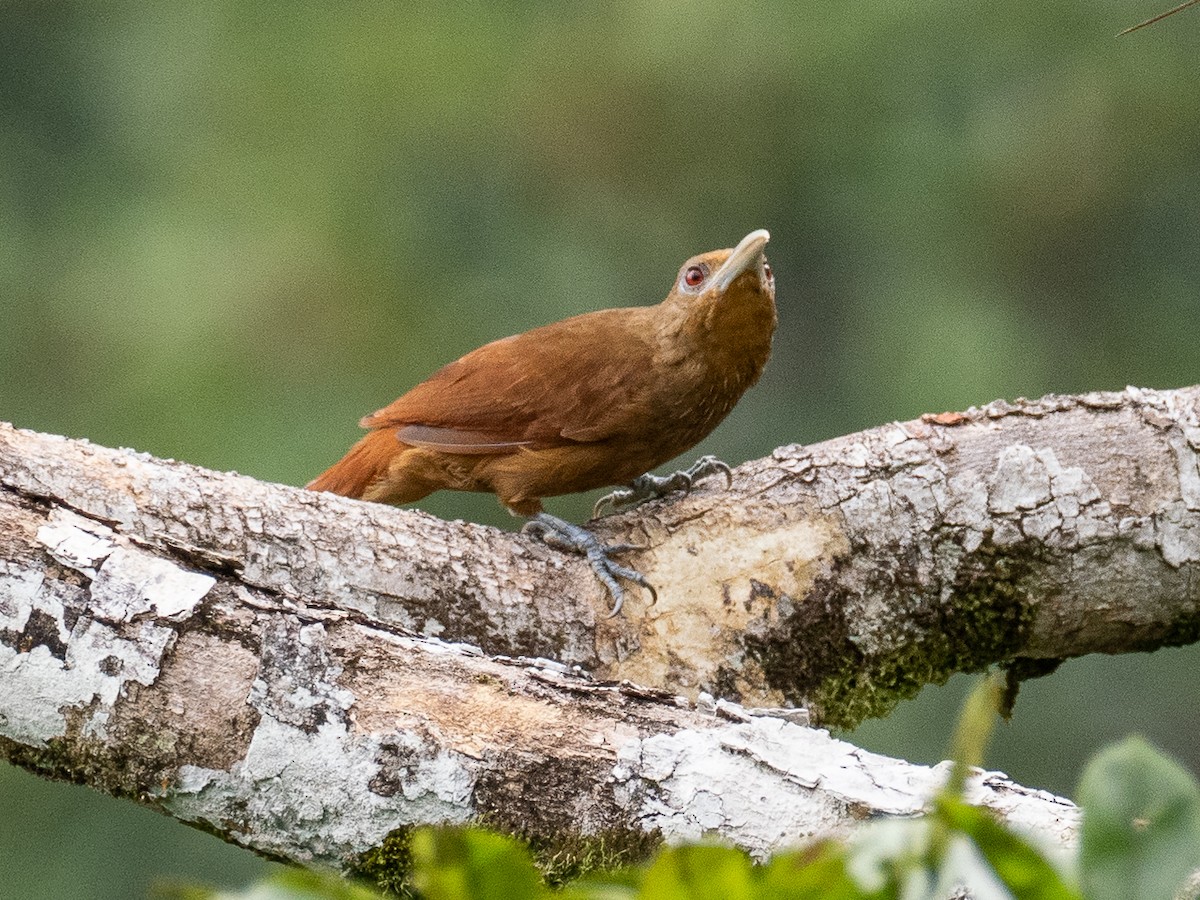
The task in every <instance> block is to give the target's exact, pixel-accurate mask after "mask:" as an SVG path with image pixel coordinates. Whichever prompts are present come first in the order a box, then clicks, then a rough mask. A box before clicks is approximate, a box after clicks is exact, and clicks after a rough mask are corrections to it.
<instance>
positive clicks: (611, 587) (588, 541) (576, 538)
mask: <svg viewBox="0 0 1200 900" xmlns="http://www.w3.org/2000/svg"><path fill="white" fill-rule="evenodd" d="M521 532H522V533H523V534H530V535H533V536H534V537H536V538H538V539H539V540H541V541H542V543H544V544H546V545H547V546H550V547H553V548H554V549H555V550H564V551H566V552H568V553H578V554H579V555H580V556H585V557H587V561H588V563H590V564H591V567H592V571H593V572H595V573H596V577H597V578H599V579H600V581H601V582H603V584H604V586H605V587H606V588H607V589H608V595H609V596H610V597H612V601H613V607H612V611H611V612H610V613H609V614H608V617H609V618H610V619H611V618H612V617H613V616H615V615H616V614H617V613H619V612H620V611H621V605H622V604H623V603H624V602H625V591H624V590H623V589H622V587H621V585H620V584H618V583H617V579H618V578H624V579H625V580H626V581H632V582H633V583H634V584H637V585H641V586H642V587H644V588H645V589H646V590H648V591H649V592H650V597H651V598H652V602H657V601H658V592H657V591H656V590H654V585H652V584H651V583H650V582H649V581H647V580H646V576H645V575H643V574H642V573H641V572H638V571H636V570H634V569H630V568H627V567H625V566H622V565H619V564H618V563H615V562H613V561H612V559H611V555H612V554H614V553H624V552H625V551H626V550H643V549H645V548H644V547H640V546H638V545H637V544H608V545H606V544H602V543H600V540H599V539H598V538H597V537H596V536H595V535H594V534H592V533H591V532H590V531H588V530H587V529H586V528H584V527H582V526H580V525H572V524H571V523H570V522H567V521H565V520H564V519H560V518H558V516H552V515H550V514H549V513H544V512H543V513H538V514H537V515H536V516H534V517H533V518H531V519H530V520H529V521H528V522H526V523H525V526H524V527H523V528H522V529H521Z"/></svg>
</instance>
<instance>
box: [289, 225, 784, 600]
mask: <svg viewBox="0 0 1200 900" xmlns="http://www.w3.org/2000/svg"><path fill="white" fill-rule="evenodd" d="M769 240H770V235H769V233H768V232H767V231H766V230H765V229H759V230H756V231H752V232H750V233H749V234H748V235H746V236H745V237H744V238H743V239H742V240H741V241H740V242H739V243H738V244H737V246H736V247H734V248H732V249H726V250H713V251H710V252H707V253H701V254H699V255H697V256H693V257H692V258H690V259H688V260H687V261H686V262H685V263H684V264H683V266H682V267H680V269H679V273H678V275H677V276H676V278H675V281H674V283H673V284H672V286H671V289H670V291H669V292H668V294H667V296H666V299H664V300H663V301H662V302H661V303H658V304H657V305H653V306H634V307H623V308H617V309H604V310H599V311H596V312H589V313H584V314H582V315H577V316H572V317H571V318H568V319H563V320H562V321H559V322H554V323H552V324H549V325H543V326H541V327H538V328H534V329H532V330H530V331H526V332H523V333H522V334H517V335H513V336H511V337H505V338H501V339H500V340H496V341H492V342H491V343H488V344H485V345H484V346H482V347H479V348H478V349H476V350H473V351H471V352H470V353H468V354H466V355H465V356H463V357H461V358H460V359H458V360H456V361H454V362H451V363H450V364H448V365H446V366H444V367H442V368H441V369H439V370H438V371H436V372H435V373H433V375H431V376H430V377H429V378H428V379H426V380H425V381H422V382H421V383H419V384H417V385H416V386H415V387H413V388H412V389H411V390H409V391H408V392H407V393H406V394H404V395H403V396H401V397H400V398H399V399H397V400H396V401H394V402H393V403H392V404H390V405H389V406H386V407H384V408H383V409H380V410H379V411H377V412H374V413H372V414H371V415H369V416H366V417H364V418H363V419H362V420H361V421H360V423H359V424H360V425H361V426H362V427H363V428H366V429H368V433H367V434H366V435H365V436H364V437H363V438H362V439H361V440H359V441H358V442H357V443H356V444H355V445H354V446H353V447H351V448H350V450H349V451H348V452H347V453H346V455H345V456H344V457H343V458H342V459H341V460H340V461H338V462H337V463H335V464H334V465H333V466H331V467H330V468H329V469H327V470H326V471H325V472H323V473H322V474H321V475H318V476H317V477H316V478H315V479H313V480H312V481H311V482H309V484H308V485H307V486H306V487H307V488H308V489H309V490H313V491H328V492H331V493H334V494H340V495H342V496H346V497H352V498H357V499H360V500H367V501H374V502H380V503H390V504H404V503H412V502H415V501H417V500H420V499H422V498H423V497H426V496H428V495H429V494H431V493H433V492H434V491H438V490H457V491H477V492H485V493H493V494H495V495H496V496H497V497H498V498H499V500H500V502H501V503H502V504H503V505H504V506H505V507H506V508H507V509H508V510H509V511H510V512H512V513H513V514H515V515H518V516H523V517H529V521H528V522H527V523H526V525H525V527H524V529H523V530H524V531H526V532H527V533H529V534H531V535H533V536H534V537H537V538H540V539H541V540H543V541H544V542H545V543H546V544H548V545H550V546H552V547H555V548H558V549H562V550H566V551H570V552H574V553H578V554H581V555H583V556H585V557H586V558H587V559H588V561H589V563H590V564H591V566H592V569H593V570H594V571H595V573H596V575H597V577H598V578H599V579H600V580H601V581H602V582H603V583H604V585H605V586H606V588H607V589H608V593H609V595H610V597H611V599H612V603H613V606H612V609H611V611H610V613H609V615H610V616H615V615H617V614H618V613H619V612H620V610H621V607H622V603H623V600H624V592H623V590H622V588H621V587H620V584H619V583H618V582H617V580H616V579H617V578H622V579H625V580H628V581H632V582H634V583H636V584H639V585H641V586H642V587H644V588H646V589H648V590H649V592H650V593H651V595H652V597H654V598H655V599H656V598H657V593H656V592H655V590H654V588H653V586H652V585H650V584H649V582H648V581H647V580H646V579H645V577H644V576H642V575H641V573H639V572H637V571H636V570H634V569H631V568H627V567H625V566H622V565H620V564H618V563H617V562H616V561H615V560H614V559H613V558H612V557H613V556H614V555H617V554H618V553H620V552H623V551H627V550H629V549H635V548H634V547H632V546H631V545H612V546H606V545H604V544H602V543H601V542H600V541H599V540H598V539H597V538H596V537H595V536H594V535H593V534H592V533H591V532H590V531H588V530H587V529H586V528H584V527H583V526H579V525H574V524H572V523H570V522H567V521H565V520H563V519H561V518H559V517H557V516H552V515H550V514H549V513H546V512H545V511H544V510H543V508H542V500H543V498H546V497H555V496H559V495H562V494H573V493H579V492H582V491H589V490H593V489H595V488H600V487H608V486H618V485H624V486H625V487H622V488H619V489H618V490H616V491H614V492H612V493H611V494H608V495H606V496H604V497H602V498H601V499H600V500H599V501H598V502H597V504H596V507H595V514H596V515H599V513H600V511H601V510H603V509H605V508H607V507H611V508H612V509H613V510H619V509H625V508H629V507H631V506H634V505H637V504H638V503H641V502H644V501H645V500H648V499H652V498H656V497H661V496H666V495H667V494H668V493H670V492H671V491H675V490H682V491H684V492H687V491H690V490H691V487H692V484H693V483H694V482H695V481H697V480H699V479H701V478H706V477H709V476H711V475H714V474H718V473H720V474H723V475H725V477H726V479H727V480H728V479H731V478H732V475H731V470H730V468H729V466H727V465H726V464H725V463H723V462H721V461H720V460H717V459H716V458H715V457H704V458H702V459H700V460H699V461H698V462H697V463H696V464H695V465H693V466H691V467H689V468H688V469H684V470H680V471H678V472H674V473H672V474H671V475H667V476H656V475H652V474H649V473H650V471H651V470H652V469H654V468H656V467H658V466H661V465H663V464H664V463H666V462H668V461H669V460H671V459H674V458H675V457H677V456H679V455H681V454H683V453H685V452H686V451H688V450H690V449H691V448H692V447H694V446H695V445H696V444H698V443H699V442H700V441H701V440H702V439H703V438H704V437H706V436H707V435H708V434H709V433H710V432H711V431H712V430H713V429H714V428H716V426H717V425H718V423H720V422H721V420H722V419H724V418H725V417H726V416H727V415H728V414H729V412H730V411H731V410H732V409H733V407H734V405H735V404H736V403H737V402H738V400H739V399H740V398H741V396H742V394H743V393H745V391H746V390H747V389H748V388H750V387H751V386H752V385H753V384H755V382H757V381H758V379H759V376H760V375H761V374H762V371H763V368H764V367H765V366H766V363H767V359H768V358H769V356H770V353H771V341H772V337H773V335H774V332H775V326H776V322H777V314H776V308H775V277H774V274H773V272H772V270H771V267H770V265H769V263H768V262H767V260H766V255H765V253H764V249H765V247H766V245H767V242H768V241H769Z"/></svg>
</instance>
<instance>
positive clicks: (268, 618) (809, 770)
mask: <svg viewBox="0 0 1200 900" xmlns="http://www.w3.org/2000/svg"><path fill="white" fill-rule="evenodd" d="M1198 449H1200V388H1188V389H1183V390H1178V391H1162V392H1152V391H1141V390H1136V389H1129V390H1126V391H1124V392H1121V393H1113V394H1090V395H1084V396H1080V397H1048V398H1043V399H1042V400H1039V401H1018V402H1016V403H1013V404H1008V403H1003V402H998V403H994V404H991V405H989V406H988V407H984V408H983V409H972V410H969V411H967V412H965V413H945V414H941V415H938V416H930V417H926V418H925V419H923V420H921V421H916V422H909V423H903V424H893V425H888V426H884V427H882V428H878V429H873V430H871V431H868V432H864V433H861V434H858V435H852V436H849V437H846V438H841V439H838V440H835V441H830V442H827V443H825V444H821V445H817V446H814V447H807V448H805V447H799V446H790V447H783V448H780V449H779V450H777V451H776V452H775V453H774V454H773V455H772V457H770V458H768V459H763V460H758V461H755V462H753V463H748V464H746V465H744V466H742V467H740V468H739V469H737V470H736V472H735V479H734V486H733V488H732V490H730V491H723V490H717V489H715V488H710V487H702V488H700V489H699V490H698V491H697V492H696V493H695V494H694V495H693V496H691V497H688V498H682V499H678V498H677V499H673V500H669V501H665V502H661V503H655V504H651V505H648V506H646V507H642V508H640V509H639V510H637V511H635V512H633V513H630V514H626V515H624V516H620V517H612V518H610V519H606V520H604V521H603V522H602V523H600V525H599V526H598V530H599V531H600V532H601V534H602V536H604V537H606V538H608V539H611V540H613V541H628V542H631V543H639V544H643V545H645V546H646V547H647V549H646V550H644V551H641V552H639V553H636V554H633V555H632V556H631V559H630V561H631V562H632V563H633V564H634V565H636V566H637V567H638V568H639V569H641V570H642V571H643V572H645V573H646V575H647V576H648V577H649V578H650V579H651V580H652V581H653V582H654V583H655V584H656V586H657V587H658V591H659V601H658V603H657V604H655V605H653V606H648V605H646V602H645V600H646V598H644V597H639V596H637V595H636V594H635V595H632V596H631V597H630V598H629V602H628V603H627V605H626V610H627V612H626V614H625V615H624V616H623V617H620V618H618V619H613V620H607V619H605V618H604V615H605V612H606V609H607V602H606V597H604V595H603V593H602V590H601V589H600V588H599V587H598V585H597V584H596V583H595V582H594V580H593V578H592V576H591V573H590V570H589V569H588V568H587V567H586V564H584V563H582V562H581V561H576V560H573V559H566V558H563V557H561V556H559V555H558V554H556V553H555V552H554V551H551V550H549V549H547V548H544V547H542V546H540V545H538V544H535V543H532V542H530V541H529V540H527V539H525V538H522V537H521V536H519V535H514V534H509V533H505V532H500V531H497V530H495V529H490V528H484V527H478V526H472V525H467V524H463V523H450V522H443V521H441V520H438V519H435V518H432V517H430V516H426V515H423V514H421V513H419V512H414V511H407V510H395V509H390V508H386V507H381V506H376V505H373V504H367V503H359V502H355V501H349V500H345V499H342V498H338V497H333V496H328V495H316V494H312V493H308V492H304V491H300V490H297V489H294V488H288V487H281V486H276V485H267V484H264V483H261V482H258V481H254V480H252V479H249V478H245V477H242V476H238V475H236V474H221V473H215V472H209V471H206V470H202V469H199V468H196V467H193V466H189V465H186V464H182V463H176V462H171V461H161V460H155V459H152V458H150V457H148V456H145V455H144V454H137V453H133V452H131V451H124V450H109V449H105V448H100V447H95V446H92V445H90V444H88V443H87V442H84V441H71V440H68V439H65V438H59V437H52V436H47V435H39V434H35V433H32V432H26V431H20V430H17V429H13V428H12V427H11V426H6V425H0V674H2V679H3V684H4V688H5V690H4V692H3V695H2V696H0V751H3V752H4V754H5V755H6V756H7V757H8V758H10V759H12V760H14V761H17V762H19V763H21V764H23V765H26V766H28V767H30V768H33V769H35V770H37V771H41V772H43V773H47V774H52V775H57V776H60V777H67V778H71V779H74V780H80V781H86V782H88V783H91V784H94V785H95V786H97V787H100V788H102V789H105V790H108V791H110V792H113V793H117V794H122V795H127V796H131V797H134V798H136V799H139V800H141V801H142V802H147V803H151V804H154V805H156V806H159V807H160V808H162V809H164V810H166V811H168V812H170V813H172V814H173V815H176V816H178V817H180V818H182V819H184V820H187V821H191V822H196V823H200V824H203V825H204V826H205V827H209V828H211V829H213V830H215V831H217V832H218V833H221V834H223V835H225V836H227V837H229V838H231V839H233V840H237V841H239V842H241V843H244V844H246V845H248V846H252V847H255V848H258V849H260V850H263V851H266V852H270V853H274V854H277V855H280V856H285V857H288V858H292V859H299V860H317V861H323V862H330V863H336V864H345V863H346V862H347V861H348V860H349V859H350V858H351V857H352V856H353V855H354V854H356V853H359V852H362V851H364V850H367V849H369V848H370V847H373V846H375V845H377V844H378V842H379V841H380V840H381V839H382V837H383V836H384V835H386V834H388V833H389V832H391V831H393V830H394V829H396V828H402V827H404V826H406V825H409V824H414V823H423V822H432V821H465V820H469V819H474V818H477V817H480V816H483V817H485V818H486V819H487V820H488V821H490V822H492V823H493V824H499V825H501V826H504V827H508V828H510V829H511V830H513V831H517V832H519V833H523V834H526V835H528V836H532V837H535V838H537V837H544V838H547V839H552V838H555V837H556V836H557V837H558V838H560V839H561V838H563V837H565V836H595V835H601V834H603V835H608V836H609V837H608V838H607V839H608V840H610V841H611V840H614V838H613V836H614V835H618V836H624V837H625V838H628V839H629V840H630V841H634V840H637V839H641V837H642V836H644V835H645V834H646V833H658V834H661V835H662V836H663V837H666V838H669V839H673V838H683V837H697V836H700V835H701V834H705V833H717V834H721V835H723V836H725V837H727V838H729V839H730V840H732V841H734V842H735V843H738V844H739V845H741V846H744V847H746V848H748V849H750V850H752V851H754V852H756V853H760V854H761V853H766V852H769V851H770V850H773V849H777V848H779V847H781V846H785V845H788V844H792V843H795V842H796V841H798V840H800V839H802V838H804V837H806V836H810V835H814V834H825V833H829V832H837V831H839V830H844V829H846V828H848V827H850V826H851V825H852V824H853V823H854V822H856V821H858V820H860V819H862V818H864V817H869V816H871V815H875V814H885V813H886V814H899V815H911V814H915V813H917V812H919V811H920V809H921V808H922V805H923V803H924V802H925V801H926V800H927V799H928V796H929V793H930V791H931V790H932V785H933V784H934V783H935V782H936V781H937V779H938V778H939V773H938V772H937V771H936V770H930V769H927V768H923V767H919V766H911V765H908V764H906V763H901V762H898V761H895V760H888V759H885V758H883V757H878V756H875V755H873V754H868V753H865V752H863V751H859V750H857V749H856V748H854V747H852V746H851V745H848V744H845V743H843V742H839V741H834V740H832V739H831V738H830V737H829V736H828V735H827V734H825V733H824V732H820V731H816V730H813V729H810V728H806V727H803V726H801V725H798V724H794V723H793V722H789V721H786V720H785V719H784V718H779V717H763V716H751V715H749V714H748V713H747V712H746V711H745V709H744V708H743V707H741V706H738V705H735V704H732V703H727V702H725V703H713V702H711V700H706V699H705V698H704V695H703V693H702V692H708V693H711V694H716V695H718V696H723V697H726V698H733V699H737V700H741V701H742V702H743V703H746V704H753V705H757V706H776V705H783V704H785V703H799V702H803V701H805V700H808V701H815V703H816V704H817V709H818V710H819V711H820V712H822V713H823V714H824V716H825V717H826V719H827V720H831V721H837V722H852V721H856V720H857V719H858V718H860V717H861V716H863V715H867V714H873V713H878V712H880V711H883V710H885V709H886V708H887V707H888V706H890V704H892V703H894V702H895V701H896V700H897V699H898V698H899V697H900V696H902V695H904V694H906V693H910V692H913V691H915V690H916V689H917V688H919V687H920V686H921V685H922V684H924V683H927V682H929V681H937V680H942V679H944V678H945V677H947V676H948V675H949V674H951V673H952V672H954V671H961V670H970V669H979V668H983V667H985V666H987V665H988V664H991V663H997V662H1002V663H1003V662H1008V663H1014V664H1015V665H1017V667H1018V668H1021V667H1022V666H1025V667H1028V668H1032V669H1036V668H1037V667H1038V666H1039V665H1041V664H1043V663H1047V662H1048V663H1052V662H1053V661H1054V660H1057V659H1061V658H1064V657H1068V656H1073V655H1079V654H1083V653H1089V652H1096V651H1104V652H1121V651H1129V650H1138V649H1148V648H1151V647H1156V646H1161V645H1165V644H1178V643H1184V642H1187V641H1190V640H1194V639H1195V637H1196V627H1197V621H1198V619H1200V616H1198V614H1197V602H1198V600H1200V587H1198V584H1200V582H1198V581H1197V579H1196V577H1195V575H1196V572H1197V566H1198V565H1200V465H1198ZM539 658H543V659H542V661H540V662H539V661H537V660H538V659H539ZM544 658H551V659H554V660H556V662H554V663H551V662H546V661H545V659H544ZM581 670H586V671H587V672H588V673H590V676H589V675H585V674H584V673H583V671H581ZM593 678H595V679H601V680H592V679H593ZM629 682H636V683H638V684H644V685H652V686H653V687H654V688H656V689H657V690H652V691H648V690H644V689H639V688H634V687H632V686H631V685H630V684H629ZM677 695H682V696H677ZM697 697H699V698H700V699H701V700H702V702H701V704H700V705H699V706H696V705H695V704H693V703H692V702H690V700H689V699H687V698H692V699H695V698H697ZM973 789H974V790H975V792H976V794H977V797H978V799H980V801H981V802H986V803H988V804H989V805H992V806H995V807H996V808H998V809H1000V810H1002V812H1003V813H1004V814H1005V815H1008V816H1009V817H1012V818H1015V819H1017V820H1019V821H1025V822H1026V824H1028V825H1029V826H1030V827H1031V828H1033V829H1034V830H1036V831H1039V832H1041V833H1043V834H1045V835H1048V836H1050V837H1052V838H1053V839H1055V840H1056V841H1060V842H1061V841H1069V840H1070V839H1071V836H1072V834H1073V829H1074V828H1075V824H1076V811H1075V809H1074V807H1072V806H1071V805H1070V804H1069V803H1067V802H1066V801H1062V800H1059V799H1057V798H1053V797H1049V796H1048V795H1044V794H1041V793H1039V792H1035V791H1028V790H1026V789H1023V788H1020V787H1018V786H1015V785H1012V784H1011V783H1009V782H1007V780H1005V779H1003V777H1002V776H995V775H987V774H981V775H980V776H979V777H978V778H977V779H976V781H975V785H974V788H973ZM622 839H623V838H622Z"/></svg>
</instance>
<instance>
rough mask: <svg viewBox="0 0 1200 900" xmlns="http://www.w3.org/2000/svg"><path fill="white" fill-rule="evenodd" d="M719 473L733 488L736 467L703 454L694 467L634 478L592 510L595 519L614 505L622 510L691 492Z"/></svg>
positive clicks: (614, 507)
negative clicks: (733, 468) (696, 484)
mask: <svg viewBox="0 0 1200 900" xmlns="http://www.w3.org/2000/svg"><path fill="white" fill-rule="evenodd" d="M718 472H720V473H721V474H722V475H724V476H725V487H726V488H730V487H732V486H733V470H732V469H730V468H729V466H728V465H726V464H725V463H723V462H721V460H719V459H717V458H716V457H715V456H702V457H700V458H699V459H698V460H696V462H695V463H693V464H692V465H691V467H690V468H687V469H682V470H680V471H678V472H672V473H671V474H670V475H651V474H650V473H649V472H647V473H646V474H645V475H639V476H638V477H637V478H635V479H633V483H632V484H630V485H629V487H625V488H618V489H617V490H615V491H613V492H612V493H611V494H605V495H604V496H603V497H601V498H600V499H599V500H597V501H596V505H595V507H594V508H593V509H592V518H596V519H598V518H600V513H601V511H602V510H603V509H604V508H605V507H606V506H607V507H611V508H612V511H613V512H621V511H622V510H626V509H631V508H633V507H635V506H637V505H638V504H640V503H645V502H646V501H647V500H657V499H658V498H659V497H665V496H666V495H667V494H669V493H671V492H672V491H683V493H684V494H685V495H686V494H690V493H691V491H692V485H693V484H695V483H696V482H697V481H699V480H700V479H701V478H707V477H708V476H710V475H716V474H717V473H718Z"/></svg>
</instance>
